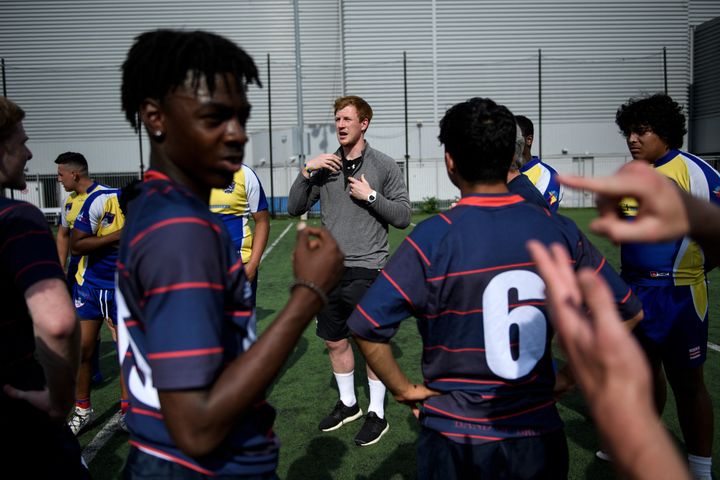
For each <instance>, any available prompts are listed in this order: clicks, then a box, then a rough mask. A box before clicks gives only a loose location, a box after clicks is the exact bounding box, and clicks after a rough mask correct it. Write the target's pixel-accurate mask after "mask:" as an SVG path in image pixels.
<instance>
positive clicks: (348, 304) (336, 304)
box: [315, 267, 380, 342]
mask: <svg viewBox="0 0 720 480" xmlns="http://www.w3.org/2000/svg"><path fill="white" fill-rule="evenodd" d="M379 273H380V270H378V269H374V268H360V267H345V271H344V272H343V276H342V278H341V279H340V283H338V286H337V287H335V289H334V290H333V291H331V292H330V294H329V295H328V305H327V307H325V308H324V309H323V310H322V311H321V312H320V313H318V316H317V329H316V331H315V333H316V334H317V336H318V337H320V338H322V339H323V340H328V341H330V342H336V341H338V340H342V339H343V338H348V337H349V336H350V329H349V328H348V327H347V319H348V317H349V316H350V314H351V313H352V311H353V310H354V309H355V305H357V304H358V302H359V301H360V300H361V299H362V297H363V296H364V295H365V292H367V291H368V289H369V288H370V285H372V284H373V282H375V279H376V278H377V276H378V274H379Z"/></svg>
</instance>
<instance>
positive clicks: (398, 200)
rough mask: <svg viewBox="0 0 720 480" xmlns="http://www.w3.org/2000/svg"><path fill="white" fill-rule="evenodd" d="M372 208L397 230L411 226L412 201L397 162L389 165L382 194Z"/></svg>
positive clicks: (379, 193)
mask: <svg viewBox="0 0 720 480" xmlns="http://www.w3.org/2000/svg"><path fill="white" fill-rule="evenodd" d="M370 208H371V209H372V210H374V211H375V213H377V214H378V215H379V216H380V218H382V219H383V220H384V221H385V222H387V223H389V224H390V225H392V226H393V227H395V228H405V227H407V226H408V225H410V217H411V215H412V209H411V208H410V199H409V198H408V191H407V187H406V186H405V182H404V181H403V178H402V174H401V172H400V168H398V166H397V164H395V162H390V163H389V166H388V174H387V175H386V177H385V183H384V184H383V189H382V192H378V195H377V200H375V202H373V204H372V205H371V206H370Z"/></svg>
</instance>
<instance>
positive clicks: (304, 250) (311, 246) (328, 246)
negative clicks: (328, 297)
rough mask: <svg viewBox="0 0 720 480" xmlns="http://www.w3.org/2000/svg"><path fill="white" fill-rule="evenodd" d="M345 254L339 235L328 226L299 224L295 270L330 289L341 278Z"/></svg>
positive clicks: (303, 276) (299, 276) (303, 278)
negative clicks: (333, 232)
mask: <svg viewBox="0 0 720 480" xmlns="http://www.w3.org/2000/svg"><path fill="white" fill-rule="evenodd" d="M344 259H345V255H344V254H343V253H342V252H341V251H340V248H339V247H338V245H337V243H336V242H335V239H334V238H333V237H332V235H330V232H328V231H327V230H325V229H324V228H316V227H308V226H307V225H305V224H304V223H301V224H300V225H298V233H297V243H296V244H295V251H294V252H293V272H294V273H295V278H299V279H302V280H305V281H308V282H312V283H313V284H315V285H317V286H318V287H319V288H320V289H321V290H322V291H323V292H325V293H328V292H329V291H330V290H332V289H333V288H335V285H337V283H338V282H339V281H340V277H341V276H342V272H343V261H344Z"/></svg>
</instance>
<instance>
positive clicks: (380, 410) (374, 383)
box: [368, 378, 386, 418]
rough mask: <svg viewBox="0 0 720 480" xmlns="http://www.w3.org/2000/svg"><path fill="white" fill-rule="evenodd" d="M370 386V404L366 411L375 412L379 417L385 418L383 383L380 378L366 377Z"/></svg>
mask: <svg viewBox="0 0 720 480" xmlns="http://www.w3.org/2000/svg"><path fill="white" fill-rule="evenodd" d="M368 385H369V386H370V406H369V407H368V412H375V414H376V415H377V416H378V417H380V418H385V390H386V388H385V385H383V383H382V382H381V381H380V380H373V379H371V378H368Z"/></svg>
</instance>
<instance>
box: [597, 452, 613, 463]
mask: <svg viewBox="0 0 720 480" xmlns="http://www.w3.org/2000/svg"><path fill="white" fill-rule="evenodd" d="M595 456H596V457H597V458H599V459H600V460H605V461H606V462H612V461H613V459H612V457H611V456H610V454H609V453H607V452H604V451H602V450H598V451H597V452H595Z"/></svg>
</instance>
